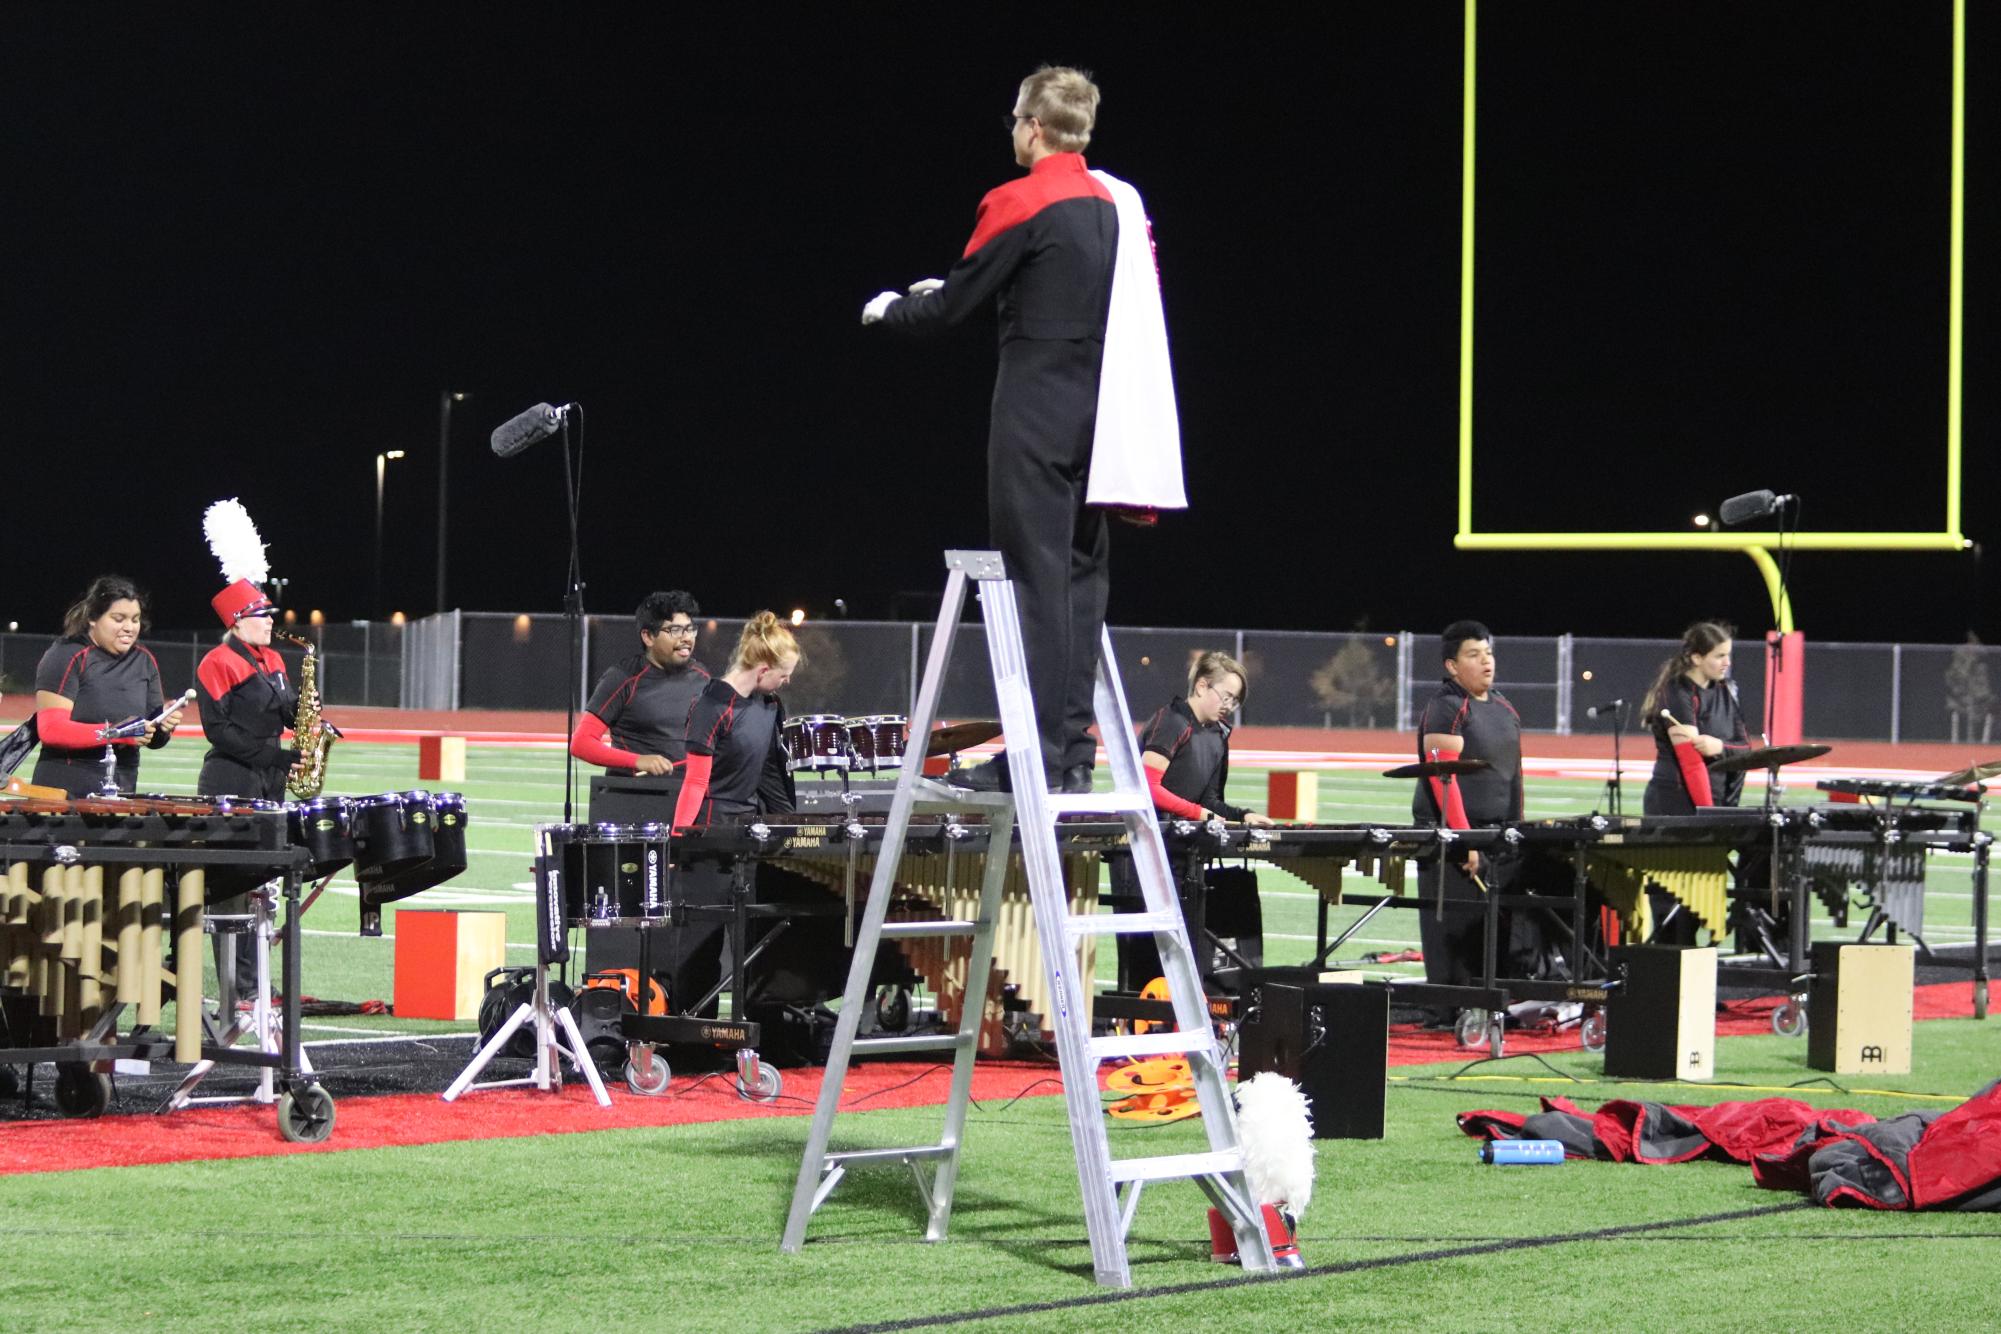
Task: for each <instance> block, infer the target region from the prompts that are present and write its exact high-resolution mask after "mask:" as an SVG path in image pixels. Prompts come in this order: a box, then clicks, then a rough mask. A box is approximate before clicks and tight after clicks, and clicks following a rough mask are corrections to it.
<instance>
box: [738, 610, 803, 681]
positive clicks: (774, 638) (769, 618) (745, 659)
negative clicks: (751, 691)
mask: <svg viewBox="0 0 2001 1334" xmlns="http://www.w3.org/2000/svg"><path fill="white" fill-rule="evenodd" d="M798 657H799V641H798V640H796V639H794V638H793V637H792V630H791V627H789V626H787V625H786V624H785V622H783V621H781V620H779V619H778V614H777V613H776V612H770V611H761V612H759V613H757V615H755V616H753V617H751V618H750V619H749V620H747V621H745V622H744V623H743V633H742V634H741V635H738V636H737V641H736V652H735V653H733V654H731V655H730V670H731V671H735V670H736V669H737V668H739V667H776V666H778V665H779V664H780V663H782V662H784V661H785V660H786V659H787V658H793V659H797V658H798ZM794 665H795V666H796V665H797V664H796V662H795V664H794Z"/></svg>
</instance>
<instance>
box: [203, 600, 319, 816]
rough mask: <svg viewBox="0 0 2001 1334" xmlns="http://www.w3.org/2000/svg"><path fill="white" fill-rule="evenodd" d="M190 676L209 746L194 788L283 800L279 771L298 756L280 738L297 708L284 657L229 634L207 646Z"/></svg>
mask: <svg viewBox="0 0 2001 1334" xmlns="http://www.w3.org/2000/svg"><path fill="white" fill-rule="evenodd" d="M195 679H196V680H197V681H199V682H200V683H201V693H200V694H199V695H198V696H197V700H198V702H199V703H200V705H201V726H202V731H203V733H205V734H206V735H207V737H208V745H209V750H208V754H207V755H206V756H205V757H204V758H203V760H202V766H201V777H200V778H199V779H198V780H197V781H196V790H197V791H199V792H200V793H201V794H202V795H203V796H205V797H224V796H227V797H259V798H263V799H265V800H267V801H278V800H281V799H283V797H284V795H285V773H286V771H287V770H289V769H290V768H291V767H292V766H293V765H294V764H296V763H298V761H299V752H298V751H297V750H296V749H294V748H292V747H288V746H286V745H285V744H284V741H283V739H282V738H283V736H284V733H285V729H286V728H288V727H290V726H291V725H292V719H293V718H294V717H296V716H297V715H298V710H299V693H298V691H296V690H294V689H293V688H292V684H291V682H290V681H289V680H287V679H286V677H285V660H284V659H283V658H281V657H279V656H278V653H277V651H276V650H275V649H270V648H256V647H253V646H251V645H249V644H246V643H244V642H243V641H242V640H241V639H239V638H237V637H236V636H235V635H231V636H229V637H228V638H227V639H225V640H223V641H222V643H220V644H218V645H217V646H216V647H214V648H212V649H210V650H209V651H208V656H207V657H205V658H203V659H202V660H201V666H200V667H199V668H197V669H196V670H195Z"/></svg>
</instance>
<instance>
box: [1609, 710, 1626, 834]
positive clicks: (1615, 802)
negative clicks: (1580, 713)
mask: <svg viewBox="0 0 2001 1334" xmlns="http://www.w3.org/2000/svg"><path fill="white" fill-rule="evenodd" d="M1625 731H1626V703H1625V701H1624V700H1621V701H1620V702H1619V707H1618V708H1616V709H1614V710H1612V776H1611V777H1610V778H1608V779H1607V780H1605V813H1606V814H1607V815H1613V816H1616V815H1618V814H1620V806H1621V803H1622V802H1623V801H1624V798H1625V763H1624V760H1623V758H1622V757H1621V755H1620V753H1619V743H1620V738H1621V737H1622V736H1623V735H1624V734H1625Z"/></svg>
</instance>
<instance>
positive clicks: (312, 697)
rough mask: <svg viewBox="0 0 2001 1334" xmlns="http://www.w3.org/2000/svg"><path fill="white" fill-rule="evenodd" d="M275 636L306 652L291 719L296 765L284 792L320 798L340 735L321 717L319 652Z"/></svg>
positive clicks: (307, 644) (281, 633)
mask: <svg viewBox="0 0 2001 1334" xmlns="http://www.w3.org/2000/svg"><path fill="white" fill-rule="evenodd" d="M274 634H275V636H276V637H277V638H280V639H283V640H285V641H287V642H288V643H292V644H297V645H298V646H299V647H300V648H302V649H304V650H305V651H306V656H305V657H303V658H301V659H300V660H299V711H298V712H297V713H296V714H294V715H293V716H292V733H293V735H294V736H295V737H297V738H298V743H299V763H298V764H297V766H295V767H294V768H293V769H292V771H291V773H289V774H288V775H286V778H285V790H286V791H287V792H289V793H291V794H292V795H293V796H294V797H296V798H298V799H299V800H301V801H304V800H307V799H308V798H311V797H317V796H318V795H320V789H321V788H323V787H325V786H326V781H327V751H328V750H329V749H330V748H331V747H332V746H333V743H334V739H335V738H336V737H338V736H339V735H340V733H339V731H338V730H336V729H335V727H334V725H333V724H332V723H330V722H328V721H327V720H326V719H325V718H322V717H321V716H320V682H319V663H320V660H319V654H318V652H316V651H315V650H314V648H313V645H312V643H311V642H310V641H308V640H306V639H304V638H301V637H300V636H298V635H295V634H289V633H287V632H285V631H283V630H279V631H275V632H274Z"/></svg>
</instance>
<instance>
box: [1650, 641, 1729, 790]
mask: <svg viewBox="0 0 2001 1334" xmlns="http://www.w3.org/2000/svg"><path fill="white" fill-rule="evenodd" d="M1735 633H1736V629H1735V627H1733V626H1729V625H1725V624H1723V623H1722V622H1720V621H1697V622H1696V623H1695V624H1694V625H1691V626H1689V627H1688V629H1686V630H1684V631H1683V632H1682V636H1681V646H1680V647H1679V648H1678V649H1676V650H1675V654H1674V656H1673V657H1671V658H1669V659H1668V660H1667V661H1666V662H1664V663H1662V664H1661V669H1660V672H1659V674H1658V675H1657V676H1655V677H1654V683H1653V685H1652V686H1651V687H1650V688H1649V689H1648V690H1647V694H1646V698H1645V700H1644V701H1643V702H1642V703H1641V705H1640V716H1641V717H1642V718H1645V719H1646V720H1647V723H1648V726H1649V727H1651V728H1652V730H1653V734H1654V772H1653V776H1652V777H1651V778H1649V779H1648V780H1647V793H1646V798H1645V804H1644V806H1643V807H1642V809H1644V810H1645V811H1646V813H1647V814H1648V815H1688V814H1690V813H1692V812H1693V811H1695V810H1696V809H1697V808H1698V807H1702V806H1735V805H1736V804H1737V802H1738V799H1739V798H1740V797H1742V795H1743V792H1744V775H1743V774H1741V773H1733V774H1721V775H1718V774H1712V773H1710V772H1709V762H1710V761H1711V760H1714V759H1716V758H1717V757H1718V756H1720V755H1722V754H1724V753H1725V752H1727V751H1744V750H1748V749H1750V746H1751V742H1750V737H1749V734H1748V733H1747V731H1746V730H1745V727H1744V713H1743V710H1742V709H1740V708H1739V707H1738V705H1737V683H1736V682H1735V681H1733V680H1731V679H1730V648H1731V638H1732V636H1733V635H1735Z"/></svg>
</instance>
